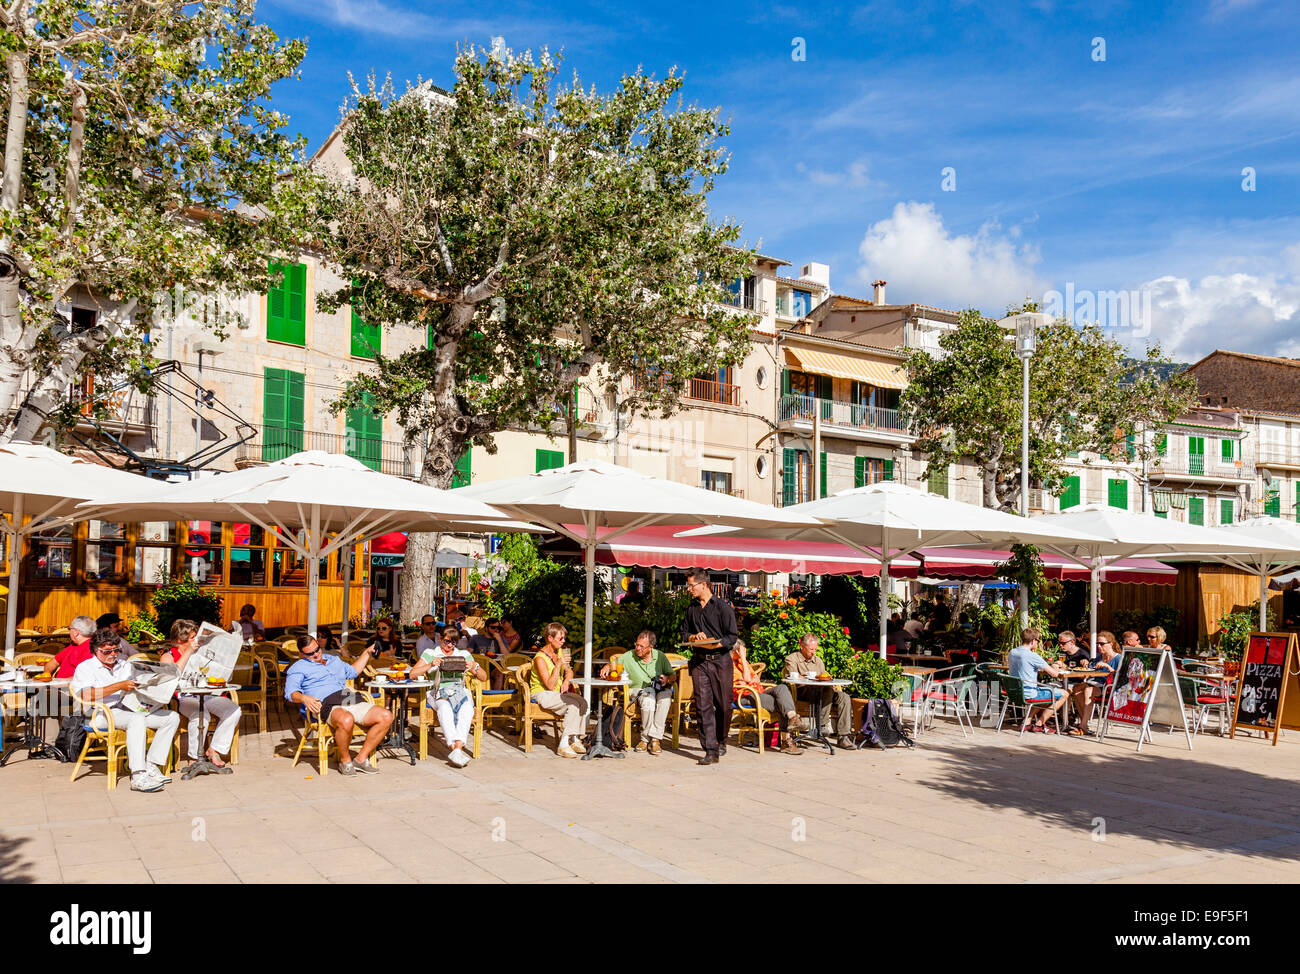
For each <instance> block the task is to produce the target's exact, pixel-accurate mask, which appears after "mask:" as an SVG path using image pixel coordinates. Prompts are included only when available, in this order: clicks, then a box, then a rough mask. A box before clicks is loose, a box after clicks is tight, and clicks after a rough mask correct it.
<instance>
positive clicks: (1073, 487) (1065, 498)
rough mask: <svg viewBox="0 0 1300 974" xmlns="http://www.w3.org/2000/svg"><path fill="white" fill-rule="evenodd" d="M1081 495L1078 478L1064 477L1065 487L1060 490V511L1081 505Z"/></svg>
mask: <svg viewBox="0 0 1300 974" xmlns="http://www.w3.org/2000/svg"><path fill="white" fill-rule="evenodd" d="M1081 494H1082V488H1081V486H1080V483H1079V478H1078V477H1077V476H1076V477H1066V478H1065V486H1064V487H1063V488H1062V489H1061V510H1063V511H1067V510H1069V509H1070V508H1071V507H1078V506H1079V504H1080V503H1081V496H1080V495H1081Z"/></svg>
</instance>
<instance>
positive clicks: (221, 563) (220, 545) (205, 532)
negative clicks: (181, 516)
mask: <svg viewBox="0 0 1300 974" xmlns="http://www.w3.org/2000/svg"><path fill="white" fill-rule="evenodd" d="M181 554H182V556H183V558H184V564H183V565H182V566H181V570H182V571H186V572H189V573H190V577H191V578H193V579H194V580H195V581H196V582H198V583H199V584H200V585H220V584H221V579H222V577H223V572H224V570H225V557H226V552H225V544H224V540H223V537H222V531H221V522H220V521H186V522H185V545H184V547H183V548H181Z"/></svg>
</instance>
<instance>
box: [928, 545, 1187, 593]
mask: <svg viewBox="0 0 1300 974" xmlns="http://www.w3.org/2000/svg"><path fill="white" fill-rule="evenodd" d="M917 553H918V554H919V555H921V556H922V557H923V558H924V559H925V574H926V575H928V576H931V577H934V578H970V579H980V578H994V577H996V575H997V566H998V564H999V563H1000V562H1004V561H1006V560H1007V559H1008V558H1009V557H1010V554H1009V553H1008V552H1005V551H987V550H983V549H978V548H922V549H920V551H919V552H917ZM1039 557H1040V558H1042V559H1043V574H1044V575H1045V576H1046V577H1047V578H1056V579H1065V580H1067V581H1085V582H1086V581H1087V580H1088V577H1089V572H1088V569H1087V568H1084V567H1083V566H1082V565H1080V564H1079V563H1078V562H1076V561H1072V560H1071V559H1069V558H1066V557H1064V556H1062V555H1054V554H1051V553H1050V552H1046V551H1044V552H1040V553H1039ZM1101 580H1102V581H1103V582H1127V583H1129V584H1138V585H1173V584H1174V583H1175V582H1177V581H1178V569H1177V568H1176V567H1174V566H1172V565H1166V564H1164V563H1163V562H1159V561H1153V560H1152V559H1149V558H1122V559H1120V560H1118V561H1113V562H1111V563H1110V564H1108V565H1107V566H1106V567H1104V568H1103V569H1102V570H1101Z"/></svg>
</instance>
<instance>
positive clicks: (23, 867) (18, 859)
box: [0, 832, 35, 883]
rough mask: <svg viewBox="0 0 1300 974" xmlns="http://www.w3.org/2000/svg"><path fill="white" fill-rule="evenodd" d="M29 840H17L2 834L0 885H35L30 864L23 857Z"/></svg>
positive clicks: (0, 841)
mask: <svg viewBox="0 0 1300 974" xmlns="http://www.w3.org/2000/svg"><path fill="white" fill-rule="evenodd" d="M27 842H28V840H27V839H15V838H11V837H10V836H8V835H5V834H4V833H3V832H0V883H33V882H35V879H33V878H32V874H31V873H30V872H28V865H29V863H28V862H27V861H26V860H25V859H24V857H23V846H24V845H26V844H27Z"/></svg>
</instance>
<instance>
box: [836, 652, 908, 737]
mask: <svg viewBox="0 0 1300 974" xmlns="http://www.w3.org/2000/svg"><path fill="white" fill-rule="evenodd" d="M837 675H838V676H839V677H840V678H841V679H845V680H851V681H852V684H851V685H850V686H849V687H847V690H848V693H849V696H850V697H851V698H852V699H853V726H854V727H861V726H862V710H863V708H864V707H866V705H867V701H868V700H874V699H885V700H893V699H894V698H895V697H897V696H898V695H899V693H900V692H903V691H904V690H905V689H906V687H908V686H909V685H910V683H909V681H908V679H907V677H906V676H905V675H904V674H903V668H902V667H901V666H898V665H897V664H894V663H889V662H886V661H885V660H883V659H881V658H880V657H879V656H877V655H876V654H875V653H870V652H865V651H862V650H859V651H857V652H855V653H854V654H853V655H852V656H850V657H849V658H848V659H847V660H845V662H844V665H843V666H842V667H841V671H840V673H839V674H837Z"/></svg>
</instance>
